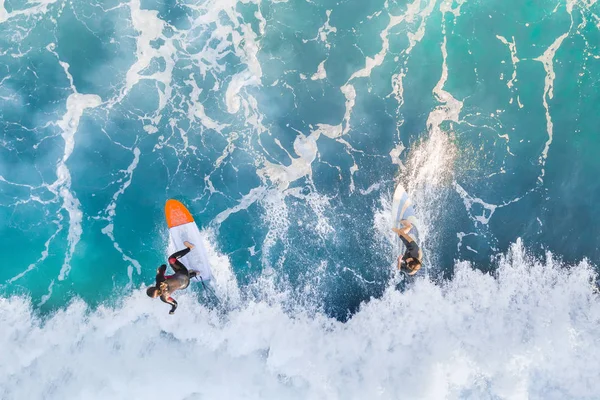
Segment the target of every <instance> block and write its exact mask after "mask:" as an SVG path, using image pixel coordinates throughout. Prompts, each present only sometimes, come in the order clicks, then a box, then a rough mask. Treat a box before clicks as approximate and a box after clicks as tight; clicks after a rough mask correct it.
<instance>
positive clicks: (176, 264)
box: [146, 242, 196, 314]
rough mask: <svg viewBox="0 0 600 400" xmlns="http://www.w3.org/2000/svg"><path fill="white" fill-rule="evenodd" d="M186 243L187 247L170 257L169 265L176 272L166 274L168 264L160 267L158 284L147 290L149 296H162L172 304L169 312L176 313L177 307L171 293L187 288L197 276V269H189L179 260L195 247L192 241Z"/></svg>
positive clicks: (157, 276)
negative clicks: (191, 279)
mask: <svg viewBox="0 0 600 400" xmlns="http://www.w3.org/2000/svg"><path fill="white" fill-rule="evenodd" d="M183 244H184V245H185V247H186V248H185V249H183V250H179V251H177V252H175V253H173V254H171V256H170V257H169V265H170V266H171V268H173V271H175V273H174V274H173V275H167V276H165V272H166V271H167V266H166V265H165V264H163V265H161V266H160V267H158V269H157V270H156V286H150V287H149V288H148V290H146V294H148V296H150V297H152V298H153V299H154V298H157V297H158V296H160V299H161V300H162V301H163V302H165V303H167V304H170V305H171V311H169V314H173V313H175V310H176V309H177V302H176V301H175V299H174V298H172V297H171V294H172V293H173V292H174V291H176V290H180V289H185V288H187V287H188V285H189V284H190V278H193V277H195V276H196V271H188V269H187V268H186V267H185V265H183V264H182V263H181V261H179V259H180V258H181V257H183V256H185V255H186V254H187V253H189V252H190V250H192V249H193V248H194V245H193V244H191V243H190V242H183Z"/></svg>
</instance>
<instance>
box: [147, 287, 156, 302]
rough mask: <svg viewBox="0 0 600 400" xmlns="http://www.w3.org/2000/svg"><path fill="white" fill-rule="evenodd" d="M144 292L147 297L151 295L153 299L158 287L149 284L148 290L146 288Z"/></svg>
mask: <svg viewBox="0 0 600 400" xmlns="http://www.w3.org/2000/svg"><path fill="white" fill-rule="evenodd" d="M146 294H147V295H148V297H152V298H153V299H154V298H155V297H157V296H158V288H157V287H156V286H150V287H149V288H148V290H146Z"/></svg>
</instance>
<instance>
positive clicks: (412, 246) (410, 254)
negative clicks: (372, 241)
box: [392, 219, 423, 275]
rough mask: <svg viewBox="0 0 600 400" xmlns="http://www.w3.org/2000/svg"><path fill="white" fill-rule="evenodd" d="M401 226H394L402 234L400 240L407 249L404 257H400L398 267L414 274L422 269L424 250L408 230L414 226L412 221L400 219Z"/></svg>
mask: <svg viewBox="0 0 600 400" xmlns="http://www.w3.org/2000/svg"><path fill="white" fill-rule="evenodd" d="M400 224H401V225H402V226H401V228H392V230H393V231H394V232H396V233H397V234H398V236H400V240H402V243H404V246H406V251H405V252H404V255H403V256H402V257H398V269H399V270H401V271H405V272H406V274H408V275H414V274H416V273H417V271H418V270H419V269H421V260H422V259H423V252H422V251H421V249H420V248H419V245H418V244H417V242H415V239H413V238H412V237H411V236H410V235H409V234H408V232H409V231H410V230H411V228H412V226H413V225H412V223H411V222H410V221H408V220H405V219H403V220H402V221H400Z"/></svg>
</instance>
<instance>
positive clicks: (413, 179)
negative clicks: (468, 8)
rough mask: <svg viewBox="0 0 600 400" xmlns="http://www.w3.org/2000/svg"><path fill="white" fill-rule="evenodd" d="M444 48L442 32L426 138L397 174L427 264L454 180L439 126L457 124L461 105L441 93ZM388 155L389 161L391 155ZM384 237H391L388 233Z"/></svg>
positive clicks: (451, 151) (448, 143) (451, 156)
mask: <svg viewBox="0 0 600 400" xmlns="http://www.w3.org/2000/svg"><path fill="white" fill-rule="evenodd" d="M446 45H447V37H446V35H445V30H444V39H443V42H442V45H441V52H442V57H443V58H442V60H443V61H442V74H441V76H440V80H439V81H438V83H437V84H436V86H435V87H434V89H433V94H434V96H435V97H436V99H437V100H438V101H439V102H440V105H438V106H436V107H435V108H434V109H433V110H432V111H431V113H430V114H429V116H428V117H427V123H426V125H427V129H428V136H427V137H426V138H425V139H424V140H423V141H422V142H421V143H418V144H416V145H415V146H413V148H412V150H411V152H410V154H409V155H408V156H407V158H408V159H407V162H406V165H405V166H404V170H403V171H402V175H401V180H402V182H404V183H405V188H406V190H407V192H408V193H409V194H410V196H411V198H412V199H413V201H414V203H415V204H417V205H418V206H417V207H416V210H415V211H416V212H417V216H418V218H419V220H420V221H421V227H420V231H419V238H420V240H421V246H422V247H423V248H424V249H425V255H426V260H425V261H426V262H429V263H431V262H432V261H433V260H431V259H429V260H428V259H427V258H428V256H427V255H428V254H434V252H433V248H432V246H433V245H434V243H435V242H436V240H437V237H436V235H435V232H437V231H438V230H437V229H435V227H436V225H437V223H438V222H437V218H438V217H439V216H440V215H443V213H442V212H441V211H442V210H443V207H445V204H446V203H445V198H446V196H447V194H448V188H450V184H451V182H452V180H453V177H454V173H453V168H454V160H455V158H456V154H457V151H456V146H455V144H454V143H453V142H452V140H451V135H450V134H448V133H446V132H445V131H444V130H443V129H442V127H441V126H442V123H443V122H444V121H454V122H459V120H460V119H459V117H460V111H461V110H462V106H463V103H462V102H461V101H459V100H457V99H455V98H454V97H453V96H452V95H451V94H450V93H449V92H447V91H446V90H444V85H445V83H446V81H447V79H448V64H447V58H448V52H447V49H446ZM390 155H391V156H392V159H393V154H390ZM401 166H402V165H401ZM388 235H392V234H391V233H388Z"/></svg>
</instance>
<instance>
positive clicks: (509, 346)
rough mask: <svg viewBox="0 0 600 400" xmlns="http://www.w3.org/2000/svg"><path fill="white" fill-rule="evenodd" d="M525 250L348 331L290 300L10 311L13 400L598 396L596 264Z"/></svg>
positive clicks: (132, 300) (424, 289) (0, 306)
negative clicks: (170, 309) (39, 313)
mask: <svg viewBox="0 0 600 400" xmlns="http://www.w3.org/2000/svg"><path fill="white" fill-rule="evenodd" d="M563 267H564V266H561V265H560V263H559V262H557V261H556V260H554V259H553V258H552V257H551V256H550V255H548V259H547V260H546V261H544V262H540V261H536V260H534V259H532V258H530V257H529V256H528V255H527V254H526V252H525V250H524V249H523V247H522V245H521V244H520V243H518V244H516V245H514V246H513V247H512V248H511V250H510V251H509V253H508V255H506V256H504V257H501V259H500V261H499V263H498V270H497V277H496V278H494V277H491V276H489V275H486V274H483V273H481V272H479V271H476V270H473V269H472V268H471V267H470V266H469V265H468V264H466V263H459V264H457V265H456V275H455V277H454V279H453V280H452V281H449V282H446V283H444V284H442V285H436V284H434V283H432V282H430V281H429V280H426V279H421V280H418V281H417V282H416V284H415V285H414V286H413V287H412V288H411V289H410V290H408V291H406V292H404V293H402V292H399V291H396V290H394V289H389V290H387V291H386V292H385V294H384V295H383V297H382V298H381V299H376V300H372V301H371V302H369V303H368V304H365V305H363V306H362V307H361V310H360V311H359V312H358V313H357V314H355V315H354V317H353V318H352V319H351V320H350V321H349V322H347V323H345V324H344V323H341V322H338V321H335V320H333V319H330V318H328V317H326V316H324V315H321V314H317V315H312V316H310V315H308V314H306V313H303V312H293V313H289V312H288V313H286V312H285V311H284V310H283V307H282V304H281V302H280V300H277V301H273V299H275V298H280V295H281V293H279V294H277V293H264V300H262V301H258V302H242V303H241V306H240V307H238V308H237V309H235V310H234V311H231V312H229V313H228V314H226V315H223V314H219V312H217V311H211V310H209V309H207V308H205V307H204V306H202V305H200V304H197V303H196V301H195V300H194V299H193V298H192V296H191V295H187V296H182V297H181V299H180V304H181V306H180V308H179V310H178V312H177V313H176V314H175V315H174V316H169V315H167V313H166V309H165V307H164V304H160V303H159V302H153V301H150V300H149V299H148V298H147V297H145V294H144V293H143V291H142V290H140V291H136V292H134V294H132V295H131V296H128V297H127V298H126V299H125V300H124V302H123V305H122V306H119V307H117V308H109V307H104V306H102V307H100V308H98V309H97V310H90V309H88V308H87V306H86V304H85V303H83V302H82V301H75V302H73V303H72V304H71V305H70V306H69V307H67V308H66V309H64V310H61V311H60V312H58V313H56V314H55V315H53V316H52V317H49V318H48V319H47V320H45V321H41V320H40V319H39V318H38V317H36V316H35V315H34V313H33V312H32V308H31V305H30V304H29V303H28V302H27V301H24V299H23V298H18V297H13V298H11V299H1V300H0V319H1V320H2V321H3V329H2V330H0V346H2V349H3V357H2V358H1V359H0V388H1V389H0V397H1V398H3V399H7V400H8V399H42V398H43V399H83V398H85V399H106V398H112V399H139V398H146V397H147V396H148V397H153V396H156V395H160V396H164V395H168V398H169V399H171V400H176V399H204V398H214V399H282V398H286V399H289V398H291V399H294V398H297V399H367V398H368V399H374V398H378V399H403V398H413V399H414V398H420V399H444V398H447V399H454V398H470V399H491V398H500V399H541V398H544V399H559V398H560V399H569V398H573V399H574V398H578V399H582V398H597V397H598V396H600V381H599V380H598V379H597V377H598V376H599V374H600V363H598V361H597V360H598V356H599V355H600V354H599V351H600V350H599V348H598V346H597V343H598V338H599V337H600V303H599V302H598V296H597V294H594V292H593V290H592V286H591V284H590V282H591V279H593V272H592V269H591V268H590V266H589V265H587V264H586V263H585V262H584V263H581V264H579V265H577V266H574V267H572V268H570V269H568V270H567V269H564V268H563Z"/></svg>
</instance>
